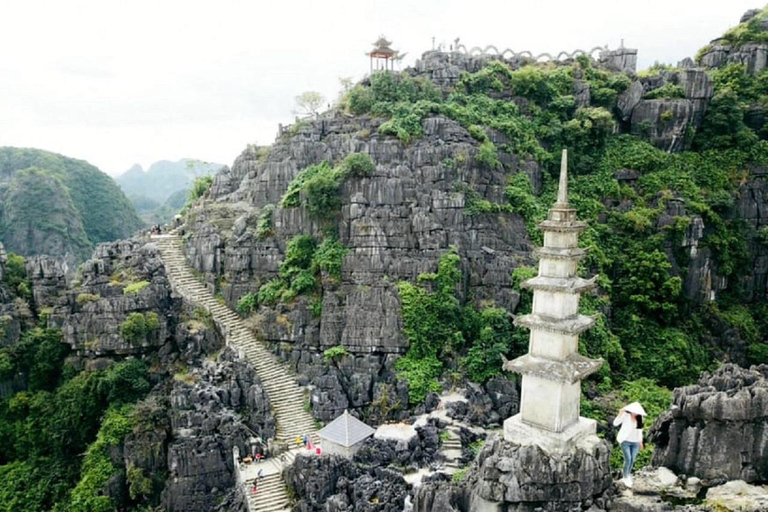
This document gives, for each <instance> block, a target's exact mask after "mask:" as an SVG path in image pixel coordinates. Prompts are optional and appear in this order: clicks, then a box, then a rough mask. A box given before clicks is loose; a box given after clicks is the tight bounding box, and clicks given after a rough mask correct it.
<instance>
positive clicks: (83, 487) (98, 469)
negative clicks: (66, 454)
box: [68, 405, 133, 512]
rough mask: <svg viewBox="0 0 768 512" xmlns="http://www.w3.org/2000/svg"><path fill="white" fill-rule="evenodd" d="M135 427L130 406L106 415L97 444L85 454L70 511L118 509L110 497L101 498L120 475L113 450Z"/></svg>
mask: <svg viewBox="0 0 768 512" xmlns="http://www.w3.org/2000/svg"><path fill="white" fill-rule="evenodd" d="M132 427H133V420H132V419H131V406H128V405H126V406H123V407H120V408H112V409H109V410H108V411H107V413H106V415H105V416H104V420H103V422H102V425H101V429H99V434H98V436H97V437H96V441H94V443H93V444H92V445H91V446H89V447H88V451H87V452H86V453H85V459H84V460H83V467H82V471H81V475H80V481H79V482H78V484H77V486H76V487H75V488H74V489H73V490H72V493H71V497H70V502H69V507H68V510H70V511H72V512H111V511H112V510H114V509H115V508H116V507H117V504H116V503H115V502H113V501H112V499H111V498H110V497H109V496H108V495H103V494H102V492H103V491H104V489H105V488H106V486H107V483H108V482H109V480H110V478H111V477H112V475H113V474H114V473H116V472H118V471H121V470H120V469H119V468H117V467H115V465H114V464H113V463H112V460H111V458H110V448H111V447H118V446H119V445H120V443H121V442H122V440H123V438H125V436H126V435H128V434H129V433H130V432H131V429H132Z"/></svg>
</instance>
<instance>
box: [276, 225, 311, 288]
mask: <svg viewBox="0 0 768 512" xmlns="http://www.w3.org/2000/svg"><path fill="white" fill-rule="evenodd" d="M314 253H315V239H314V238H312V237H311V236H310V235H296V236H295V237H293V238H291V239H290V240H289V241H288V243H287V244H286V246H285V259H284V260H283V262H282V263H281V264H280V277H282V278H283V279H288V280H290V279H291V278H293V277H294V276H295V275H296V274H298V273H299V272H300V271H302V270H306V269H309V268H310V267H311V265H312V257H313V256H314Z"/></svg>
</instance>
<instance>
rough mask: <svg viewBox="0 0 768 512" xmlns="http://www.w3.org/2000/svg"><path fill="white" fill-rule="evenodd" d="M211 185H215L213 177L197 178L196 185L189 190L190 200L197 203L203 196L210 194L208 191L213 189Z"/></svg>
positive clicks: (193, 184)
mask: <svg viewBox="0 0 768 512" xmlns="http://www.w3.org/2000/svg"><path fill="white" fill-rule="evenodd" d="M211 185H213V176H200V177H198V178H195V181H194V183H192V188H191V189H189V200H190V201H197V200H198V199H200V198H201V197H203V195H205V193H206V192H208V189H210V188H211Z"/></svg>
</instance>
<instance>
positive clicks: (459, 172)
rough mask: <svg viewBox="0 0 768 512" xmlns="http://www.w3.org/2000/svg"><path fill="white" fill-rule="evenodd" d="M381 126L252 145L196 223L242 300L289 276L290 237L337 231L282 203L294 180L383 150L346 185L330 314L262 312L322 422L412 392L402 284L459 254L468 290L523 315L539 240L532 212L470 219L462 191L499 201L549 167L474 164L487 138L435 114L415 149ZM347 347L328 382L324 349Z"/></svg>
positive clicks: (205, 259)
mask: <svg viewBox="0 0 768 512" xmlns="http://www.w3.org/2000/svg"><path fill="white" fill-rule="evenodd" d="M380 122H381V121H380V120H374V119H370V118H349V117H347V116H345V115H342V114H341V113H334V114H329V115H328V116H327V117H324V118H323V119H320V120H317V121H312V122H307V123H304V124H302V126H300V127H299V128H298V129H297V131H296V133H295V134H294V135H293V136H290V137H288V136H286V137H283V138H281V139H280V140H278V142H277V143H276V144H275V145H274V147H273V148H272V149H271V151H270V152H269V153H268V155H267V156H266V157H265V156H264V154H263V153H261V156H260V154H259V153H257V152H256V151H255V150H247V151H245V152H244V153H243V154H242V155H241V156H240V157H239V158H238V159H237V161H236V162H235V164H234V166H233V168H232V169H231V170H225V171H224V172H222V173H220V174H219V175H218V176H217V177H216V180H215V182H214V185H213V187H212V192H211V199H212V200H213V201H215V202H209V203H206V205H204V206H203V207H202V208H200V209H198V210H195V211H193V212H192V213H191V214H190V217H189V220H188V223H187V225H186V230H187V233H188V235H187V237H186V238H187V241H186V245H185V251H186V254H187V257H188V259H189V261H190V262H191V263H192V265H193V266H194V267H195V268H196V269H197V270H198V271H200V272H201V273H203V274H204V275H205V276H206V280H207V281H208V283H209V286H211V287H218V289H219V290H220V292H221V293H222V295H223V297H224V299H225V300H226V301H227V303H228V304H229V305H230V306H234V305H235V304H236V303H237V300H238V299H239V298H240V297H241V296H243V295H244V294H245V293H246V292H256V291H257V290H258V288H259V286H260V285H263V284H264V283H266V282H267V281H268V280H269V279H271V278H273V277H275V276H276V275H277V272H278V267H279V264H280V262H281V261H282V259H283V253H284V250H285V246H286V243H287V241H288V240H289V239H290V238H291V237H293V236H294V235H297V234H299V233H305V234H306V233H310V234H317V235H320V234H321V231H322V230H323V229H325V228H326V227H327V226H323V225H321V223H319V222H318V221H316V220H314V219H313V218H311V217H310V216H309V214H308V212H307V211H306V210H305V209H303V208H282V207H280V206H279V203H280V200H281V198H282V196H283V194H284V193H285V190H286V188H287V187H288V184H289V182H290V181H291V180H292V179H293V178H294V177H295V176H296V174H297V173H298V172H299V171H300V170H302V169H303V168H305V167H307V166H309V165H311V164H315V163H318V162H321V161H324V160H325V161H331V162H338V161H340V160H341V159H342V158H343V157H344V156H346V155H347V154H349V153H351V152H366V153H368V154H370V155H371V157H372V158H373V161H374V162H375V164H376V169H375V171H374V172H373V174H372V175H371V176H370V177H366V178H361V179H351V180H348V181H346V182H345V183H344V184H343V185H342V188H341V194H340V197H341V203H342V206H341V212H340V215H339V216H338V217H337V218H336V219H335V221H334V223H333V224H334V228H335V229H337V230H338V234H339V239H340V241H341V242H342V243H343V244H344V245H345V246H346V247H347V248H349V252H348V254H347V255H346V257H345V258H344V261H343V265H342V269H341V280H340V282H338V283H334V282H330V281H328V282H324V283H323V290H322V313H321V314H320V315H319V317H313V315H312V314H311V313H310V311H309V306H310V303H309V300H307V299H305V298H304V297H301V296H300V297H298V298H297V299H296V300H295V302H294V303H292V304H286V305H279V306H277V307H273V308H269V307H261V308H260V309H259V310H258V311H257V313H256V315H255V316H254V317H253V326H254V328H255V329H256V330H257V331H258V332H259V333H260V335H261V336H262V337H263V338H264V339H265V340H266V341H268V342H270V343H273V344H275V345H276V346H277V349H278V351H279V352H280V353H281V354H282V355H283V356H284V357H285V358H287V359H290V360H291V361H293V363H294V364H295V366H296V367H297V370H298V371H299V372H300V373H302V374H304V375H306V376H307V377H308V379H310V380H311V381H312V382H313V383H314V384H317V386H318V388H317V391H315V392H314V398H313V402H314V403H318V404H321V403H322V408H318V409H317V410H316V413H317V414H318V416H319V417H320V418H322V419H332V418H335V417H336V416H338V415H339V414H340V413H341V412H343V410H344V409H345V408H347V407H364V406H367V405H369V404H370V403H371V402H372V401H373V400H375V396H376V395H382V394H386V395H388V396H389V397H391V398H393V399H394V397H402V396H403V390H398V389H397V387H396V386H395V383H394V380H393V378H392V373H391V370H392V367H393V364H394V362H395V360H396V359H397V357H398V356H399V355H401V354H402V353H404V351H405V350H406V348H407V343H406V340H405V339H404V336H403V334H402V323H401V322H402V320H401V318H400V307H399V297H398V293H397V288H396V283H397V282H398V281H400V280H409V281H413V280H415V278H416V276H417V275H418V274H420V273H425V272H434V271H435V270H436V268H437V261H438V259H439V257H440V256H441V255H442V254H443V253H445V251H447V250H448V248H449V247H450V246H456V247H457V250H458V253H459V255H460V256H461V258H462V265H463V270H464V273H465V275H466V276H467V278H466V282H465V283H463V285H462V289H461V293H462V294H463V295H464V296H470V297H472V299H473V300H474V301H475V302H476V303H478V304H496V305H497V306H499V307H503V308H506V309H509V310H512V309H514V307H515V306H516V305H517V302H518V294H517V292H515V291H513V289H512V282H511V276H510V272H511V270H513V269H514V268H515V267H517V266H518V265H520V264H521V263H525V262H530V251H531V245H530V242H529V240H528V236H527V234H526V230H525V226H524V224H523V222H522V220H521V219H520V217H519V216H517V215H514V214H509V213H499V214H481V215H475V216H471V215H469V214H468V213H467V206H468V201H469V199H468V196H467V194H465V193H464V192H462V191H461V190H462V189H461V187H460V185H461V184H468V186H469V187H470V188H471V189H472V190H473V191H475V192H476V194H478V195H479V197H480V198H481V199H485V200H488V201H491V202H492V203H501V202H503V201H504V187H505V185H506V182H507V177H508V176H509V175H511V174H514V173H517V172H526V173H528V174H529V175H530V176H532V177H533V181H534V182H539V181H540V177H539V173H540V170H539V167H538V165H537V164H535V163H533V162H531V161H525V160H520V159H518V158H517V157H515V156H513V155H510V154H502V155H501V156H500V158H501V161H502V163H503V167H500V168H498V169H495V170H489V169H484V168H482V166H481V165H480V164H479V163H478V162H476V161H475V158H474V157H475V155H476V153H477V142H476V141H475V140H474V139H473V138H472V137H470V135H469V134H468V133H467V131H466V130H465V129H464V128H462V127H460V126H459V125H457V124H456V123H454V122H452V121H450V120H447V119H445V118H442V117H432V118H428V119H427V120H426V121H425V123H424V128H425V135H424V137H423V138H422V139H420V140H418V141H415V142H414V143H412V144H410V145H405V144H404V143H402V142H400V141H399V140H397V139H394V138H392V137H386V136H381V135H379V134H378V132H377V129H378V126H379V124H380ZM269 205H274V207H275V209H274V212H273V214H272V219H273V220H272V223H273V224H272V226H273V227H272V230H273V233H274V235H273V236H269V237H267V238H265V239H260V238H259V237H258V236H257V234H256V219H258V216H259V213H260V212H262V211H264V209H265V208H268V207H270V208H271V206H269ZM337 345H343V346H344V347H346V349H347V350H348V351H349V353H350V356H349V357H347V358H344V359H343V360H342V362H341V363H340V364H339V365H338V368H337V369H336V370H335V371H333V372H331V373H328V374H327V372H328V371H327V370H326V369H324V368H322V356H323V351H324V350H326V349H328V348H330V347H333V346H337ZM326 374H327V375H326ZM382 386H383V388H382ZM321 393H322V395H321Z"/></svg>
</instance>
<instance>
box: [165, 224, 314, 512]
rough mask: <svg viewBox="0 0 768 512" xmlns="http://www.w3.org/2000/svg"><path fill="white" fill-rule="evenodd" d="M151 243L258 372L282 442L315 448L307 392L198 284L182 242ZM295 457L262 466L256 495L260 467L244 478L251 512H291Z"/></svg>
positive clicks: (183, 290)
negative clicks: (300, 441)
mask: <svg viewBox="0 0 768 512" xmlns="http://www.w3.org/2000/svg"><path fill="white" fill-rule="evenodd" d="M152 239H153V241H154V242H155V243H156V244H157V246H158V248H159V249H160V256H161V259H162V260H163V264H164V265H165V268H166V272H167V274H168V276H169V279H170V281H171V286H172V287H173V289H174V291H176V293H178V294H180V295H182V296H183V297H184V298H185V299H187V300H188V301H189V302H191V303H193V304H196V305H198V306H201V307H203V308H205V309H206V310H207V311H209V312H210V313H211V316H212V318H213V320H214V322H216V324H217V326H218V327H219V329H220V330H221V332H222V333H224V335H225V337H226V342H227V345H228V346H231V347H232V348H234V349H235V350H237V351H238V352H239V353H240V354H241V356H242V357H245V358H246V359H247V360H248V362H250V363H251V365H253V367H254V368H255V369H256V373H257V374H258V375H259V378H260V379H261V382H262V384H263V385H264V389H265V390H266V391H267V394H268V395H269V400H270V403H271V406H272V411H273V413H274V414H275V417H276V419H277V435H276V440H277V442H278V443H284V444H286V445H288V446H291V445H292V444H293V443H294V441H295V439H296V437H297V436H301V435H302V434H309V435H311V436H312V439H313V443H317V442H319V439H318V438H317V428H316V427H315V421H314V419H313V418H312V415H311V414H310V413H309V412H307V411H305V410H304V402H305V394H304V390H303V389H302V388H301V387H299V386H298V384H297V383H296V375H295V373H294V372H293V369H292V368H290V367H289V366H288V365H287V364H285V363H283V362H281V361H279V360H278V359H277V358H276V357H275V356H274V355H273V354H272V353H271V352H270V351H269V350H268V349H267V347H266V346H264V345H263V344H262V343H261V342H260V341H258V340H257V339H256V338H255V337H254V336H253V334H252V333H251V331H250V329H248V327H247V326H246V325H245V323H244V322H243V321H242V319H241V318H240V317H239V316H238V315H237V314H236V313H234V312H233V311H232V310H230V309H229V308H228V307H227V306H225V305H223V304H222V303H220V302H219V301H218V300H217V299H216V297H214V296H213V294H212V293H211V292H210V291H209V290H208V288H207V287H206V286H205V285H203V284H202V283H200V282H199V281H198V280H197V279H196V278H195V276H194V275H193V274H192V272H191V271H190V269H189V267H188V265H187V262H186V259H185V258H184V254H183V253H182V251H181V237H179V236H177V235H173V234H168V235H155V236H153V237H152ZM296 452H298V450H291V451H290V452H287V453H285V454H283V456H282V457H280V458H279V459H278V458H273V459H268V460H267V461H264V462H263V463H261V464H263V469H264V478H263V480H262V483H261V485H259V490H258V492H257V493H256V494H253V493H252V492H251V487H252V482H253V479H254V477H255V476H256V473H257V472H258V465H254V464H252V465H250V466H249V467H248V469H249V470H248V471H244V472H243V474H242V475H243V486H244V491H245V494H246V496H247V497H248V508H249V510H250V511H251V512H274V511H282V510H290V504H289V499H288V495H287V493H286V489H285V483H284V482H283V480H282V470H283V467H284V466H286V465H288V464H291V463H292V462H293V458H294V457H295V455H296ZM253 468H255V471H254V470H253Z"/></svg>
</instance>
